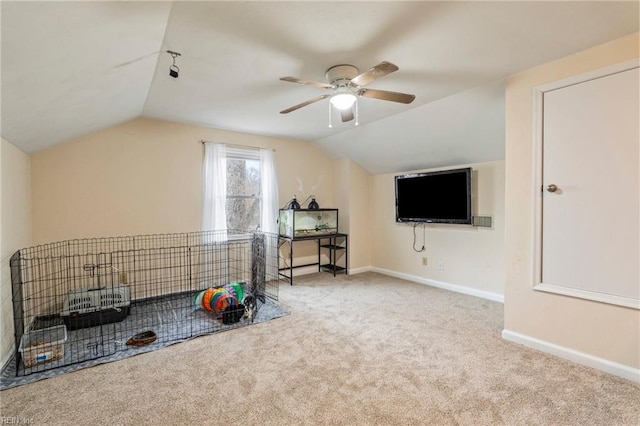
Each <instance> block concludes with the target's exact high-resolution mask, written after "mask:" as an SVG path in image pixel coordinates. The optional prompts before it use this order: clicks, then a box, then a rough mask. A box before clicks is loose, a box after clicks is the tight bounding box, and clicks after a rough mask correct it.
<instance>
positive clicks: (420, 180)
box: [395, 167, 473, 225]
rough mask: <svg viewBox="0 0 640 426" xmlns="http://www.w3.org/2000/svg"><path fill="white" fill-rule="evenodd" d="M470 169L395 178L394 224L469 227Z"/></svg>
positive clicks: (470, 213)
mask: <svg viewBox="0 0 640 426" xmlns="http://www.w3.org/2000/svg"><path fill="white" fill-rule="evenodd" d="M471 174H472V170H471V168H470V167H469V168H464V169H454V170H443V171H438V172H428V173H414V174H406V175H401V176H396V177H395V181H396V222H426V223H456V224H467V225H471V224H472V220H473V217H472V211H471V210H472V209H471V203H472V201H471Z"/></svg>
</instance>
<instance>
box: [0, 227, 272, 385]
mask: <svg viewBox="0 0 640 426" xmlns="http://www.w3.org/2000/svg"><path fill="white" fill-rule="evenodd" d="M10 266H11V281H12V297H13V311H14V317H13V321H14V330H15V345H16V346H15V347H16V351H15V365H16V375H18V376H22V375H29V374H32V373H35V372H41V371H45V370H50V369H54V368H58V367H63V366H68V365H72V364H76V363H82V362H84V361H89V360H95V359H97V358H101V357H106V356H110V355H113V354H115V353H117V352H119V351H131V350H137V349H139V348H140V347H141V346H146V345H154V344H155V345H159V344H166V343H167V342H176V341H181V340H185V339H188V338H191V337H194V336H199V335H203V334H209V333H213V332H216V331H220V330H224V329H228V328H231V327H237V326H240V325H245V324H247V323H250V322H252V321H253V319H254V318H255V315H256V314H257V312H258V310H259V309H260V307H261V306H263V304H264V303H265V300H266V298H270V299H273V300H277V299H278V290H279V285H280V282H279V280H280V278H279V274H278V237H277V235H275V234H269V233H261V232H254V233H246V232H235V231H206V232H193V233H183V234H158V235H141V236H135V237H113V238H95V239H85V240H70V241H61V242H55V243H51V244H44V245H40V246H35V247H30V248H25V249H22V250H19V251H17V252H16V253H15V254H14V255H13V256H12V257H11V260H10Z"/></svg>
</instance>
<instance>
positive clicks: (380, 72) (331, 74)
mask: <svg viewBox="0 0 640 426" xmlns="http://www.w3.org/2000/svg"><path fill="white" fill-rule="evenodd" d="M394 71H398V67H397V66H396V65H394V64H392V63H391V62H386V61H383V62H380V63H379V64H378V65H376V66H374V67H372V68H369V69H368V70H367V71H365V72H362V73H360V72H359V70H358V68H356V67H354V66H353V65H347V64H343V65H334V66H332V67H331V68H329V69H328V70H327V71H326V73H325V77H326V79H327V82H328V83H321V82H318V81H309V80H302V79H299V78H296V77H282V78H281V79H280V80H282V81H287V82H289V83H298V84H306V85H307V86H313V87H318V88H320V89H329V90H331V93H330V94H324V95H320V96H316V97H315V98H312V99H309V100H307V101H305V102H302V103H299V104H297V105H294V106H292V107H290V108H287V109H285V110H282V111H280V114H288V113H290V112H292V111H295V110H297V109H300V108H302V107H305V106H307V105H310V104H312V103H314V102H318V101H321V100H323V99H326V98H330V99H329V101H330V102H331V104H332V105H333V106H334V107H336V108H337V109H338V110H339V111H340V116H341V118H342V121H343V122H347V121H350V120H353V118H354V112H353V105H354V103H355V102H356V99H357V98H358V97H363V98H374V99H381V100H383V101H392V102H399V103H403V104H410V103H411V102H413V100H414V99H415V98H416V97H415V95H410V94H407V93H399V92H390V91H388V90H378V89H368V88H365V87H364V86H366V85H367V84H369V83H371V82H372V81H374V80H377V79H379V78H380V77H384V76H385V75H387V74H391V73H392V72H394Z"/></svg>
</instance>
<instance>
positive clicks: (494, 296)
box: [371, 267, 504, 303]
mask: <svg viewBox="0 0 640 426" xmlns="http://www.w3.org/2000/svg"><path fill="white" fill-rule="evenodd" d="M371 271H374V272H378V273H380V274H384V275H389V276H392V277H396V278H401V279H403V280H407V281H412V282H415V283H418V284H425V285H428V286H430V287H437V288H441V289H443V290H449V291H453V292H456V293H462V294H468V295H469V296H475V297H480V298H482V299H487V300H492V301H494V302H499V303H504V295H503V294H498V293H492V292H489V291H484V290H478V289H475V288H473V287H468V286H463V285H458V284H449V283H445V282H442V281H436V280H432V279H429V278H423V277H419V276H416V275H411V274H405V273H402V272H395V271H390V270H388V269H382V268H376V267H372V268H371Z"/></svg>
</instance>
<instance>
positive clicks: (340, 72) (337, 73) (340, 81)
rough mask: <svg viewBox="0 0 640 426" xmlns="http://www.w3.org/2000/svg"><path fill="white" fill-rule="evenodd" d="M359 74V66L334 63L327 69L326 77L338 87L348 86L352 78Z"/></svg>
mask: <svg viewBox="0 0 640 426" xmlns="http://www.w3.org/2000/svg"><path fill="white" fill-rule="evenodd" d="M358 74H359V71H358V68H356V67H354V66H353V65H347V64H342V65H334V66H332V67H331V68H329V69H328V70H327V72H326V73H325V77H326V79H327V81H328V82H329V83H331V84H333V85H335V86H336V87H339V86H346V85H347V84H349V82H351V79H352V78H353V77H355V76H357V75H358Z"/></svg>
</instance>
